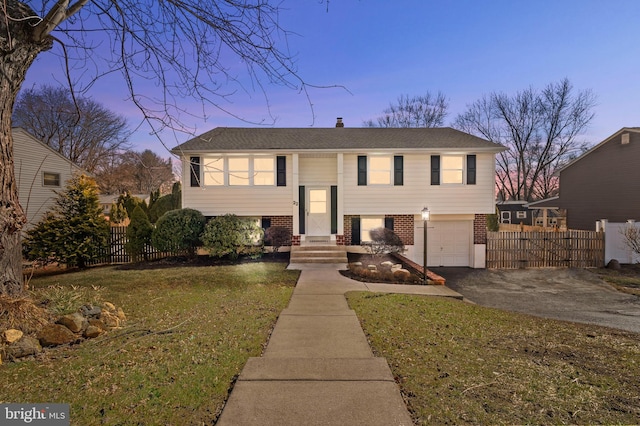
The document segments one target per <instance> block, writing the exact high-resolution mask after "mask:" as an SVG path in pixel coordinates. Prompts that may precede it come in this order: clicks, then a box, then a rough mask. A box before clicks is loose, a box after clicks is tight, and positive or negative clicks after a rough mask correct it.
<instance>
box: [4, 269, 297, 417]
mask: <svg viewBox="0 0 640 426" xmlns="http://www.w3.org/2000/svg"><path fill="white" fill-rule="evenodd" d="M285 266H286V264H283V263H247V264H240V265H235V266H216V267H191V268H189V267H184V268H181V267H177V268H170V269H156V270H141V271H136V270H128V271H124V270H118V269H116V268H112V267H109V268H99V269H93V270H89V271H84V272H77V273H71V274H65V275H57V276H51V277H44V278H37V279H34V280H32V281H31V283H30V285H31V286H32V288H33V290H34V297H35V298H36V299H37V298H49V299H53V301H54V303H60V304H62V305H65V304H68V301H69V299H75V301H77V302H78V303H79V305H78V307H79V306H80V305H81V304H82V303H84V302H81V300H83V298H84V300H86V301H90V300H91V299H100V300H102V301H110V302H112V303H114V304H115V305H117V306H119V307H122V308H123V309H124V311H125V313H126V315H127V317H128V321H127V322H126V324H125V327H124V328H122V329H120V330H114V331H111V332H109V333H108V334H107V335H105V336H101V337H99V338H97V339H95V340H91V341H85V342H84V343H82V344H80V345H76V346H73V347H67V348H59V349H55V350H49V351H46V352H45V355H44V356H42V357H40V359H37V360H29V361H24V362H18V363H6V364H4V365H2V366H1V367H0V371H2V382H3V383H2V386H1V387H0V401H3V402H59V403H70V404H71V419H72V422H71V423H72V424H73V425H82V426H85V425H99V424H119V425H134V424H135V425H158V424H163V425H165V424H166V425H191V424H212V422H213V421H214V419H216V418H217V416H218V415H219V412H220V410H221V407H222V406H223V403H224V401H225V399H226V398H227V395H228V390H229V388H230V386H232V384H233V381H234V380H235V377H236V376H237V374H239V373H240V371H241V369H242V367H243V366H244V364H245V362H246V360H247V359H248V358H249V357H252V356H259V355H260V354H261V352H262V349H263V347H264V345H265V343H266V342H267V340H268V337H269V333H270V331H271V329H272V328H273V325H274V324H275V321H276V319H277V316H278V315H279V313H280V311H281V310H282V309H284V308H285V307H286V305H287V303H288V301H289V299H290V297H291V293H292V291H293V288H294V286H295V282H296V280H297V278H298V274H299V272H297V271H287V270H285V269H284V268H285ZM78 294H80V295H81V296H82V297H80V298H78V297H76V296H77V295H78Z"/></svg>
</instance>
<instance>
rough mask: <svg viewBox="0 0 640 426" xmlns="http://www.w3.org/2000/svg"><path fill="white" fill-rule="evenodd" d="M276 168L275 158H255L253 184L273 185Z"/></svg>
mask: <svg viewBox="0 0 640 426" xmlns="http://www.w3.org/2000/svg"><path fill="white" fill-rule="evenodd" d="M274 183H275V166H274V159H273V157H255V158H254V159H253V184H254V185H273V184H274Z"/></svg>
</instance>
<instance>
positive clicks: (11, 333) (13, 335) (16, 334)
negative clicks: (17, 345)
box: [2, 328, 24, 343]
mask: <svg viewBox="0 0 640 426" xmlns="http://www.w3.org/2000/svg"><path fill="white" fill-rule="evenodd" d="M23 334H24V333H23V332H22V331H20V330H16V329H13V328H10V329H9V330H5V331H3V332H2V340H3V341H4V342H7V343H13V342H17V341H18V340H20V338H21V337H22V336H23Z"/></svg>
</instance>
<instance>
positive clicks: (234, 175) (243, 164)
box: [228, 157, 249, 185]
mask: <svg viewBox="0 0 640 426" xmlns="http://www.w3.org/2000/svg"><path fill="white" fill-rule="evenodd" d="M228 161H229V185H249V157H230V158H229V160H228Z"/></svg>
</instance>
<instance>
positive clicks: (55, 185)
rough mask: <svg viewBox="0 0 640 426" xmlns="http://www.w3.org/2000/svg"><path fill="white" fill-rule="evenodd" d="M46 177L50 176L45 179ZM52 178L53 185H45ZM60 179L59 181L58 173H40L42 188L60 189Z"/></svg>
mask: <svg viewBox="0 0 640 426" xmlns="http://www.w3.org/2000/svg"><path fill="white" fill-rule="evenodd" d="M47 175H50V176H49V177H47ZM52 178H53V181H54V183H47V182H48V181H50V180H51V179H52ZM60 179H61V176H60V173H57V172H46V171H43V172H42V186H45V187H47V188H60Z"/></svg>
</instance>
